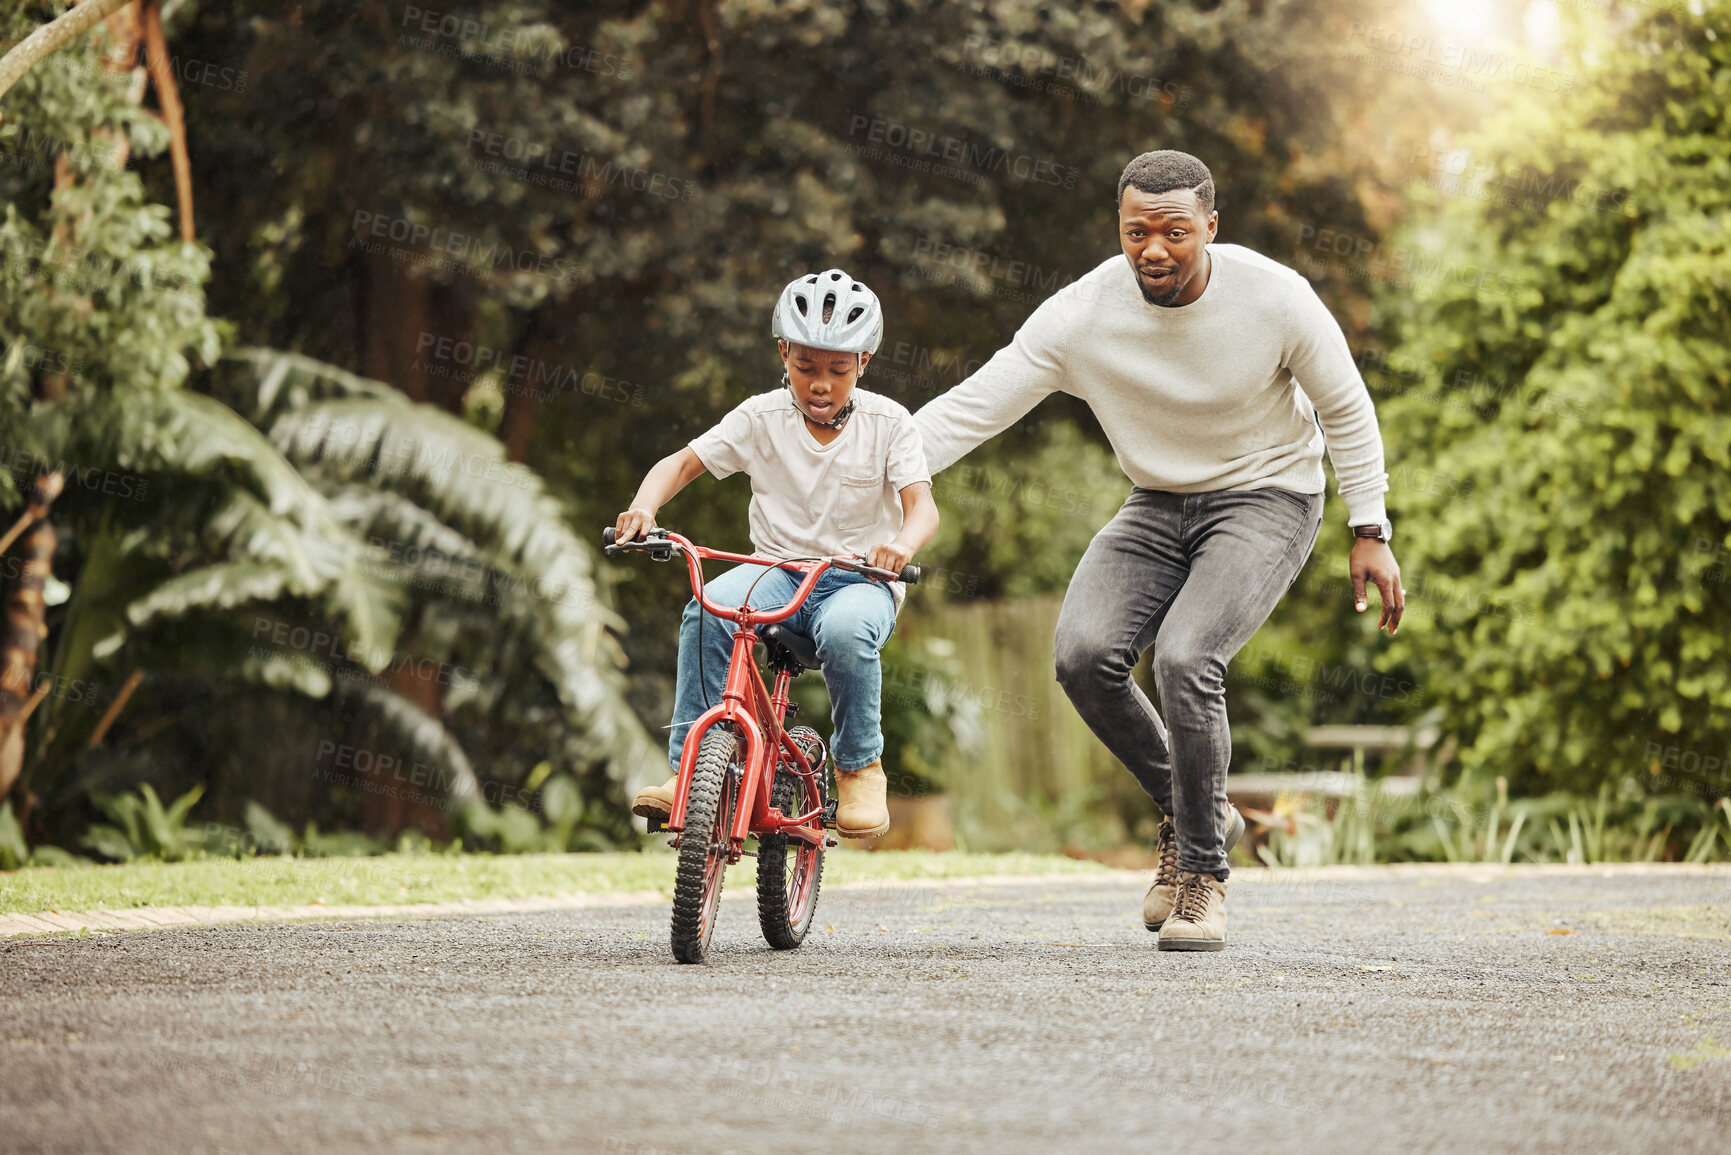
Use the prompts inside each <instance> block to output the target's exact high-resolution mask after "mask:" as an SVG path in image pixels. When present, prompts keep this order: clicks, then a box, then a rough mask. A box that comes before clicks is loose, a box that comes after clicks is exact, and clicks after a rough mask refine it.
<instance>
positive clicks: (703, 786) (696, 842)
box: [672, 727, 739, 963]
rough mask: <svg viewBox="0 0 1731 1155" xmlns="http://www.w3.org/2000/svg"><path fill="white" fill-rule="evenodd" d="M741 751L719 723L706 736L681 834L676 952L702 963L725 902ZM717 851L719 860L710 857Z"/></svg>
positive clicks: (675, 905) (674, 933)
mask: <svg viewBox="0 0 1731 1155" xmlns="http://www.w3.org/2000/svg"><path fill="white" fill-rule="evenodd" d="M738 751H739V739H738V738H737V737H735V736H734V735H733V734H732V733H730V732H729V731H727V730H724V729H722V728H720V727H717V728H715V729H713V730H711V731H709V733H707V734H705V735H704V736H703V744H702V745H701V746H699V747H698V749H697V766H696V769H695V770H694V771H693V772H692V775H691V796H690V798H689V799H687V801H686V804H685V829H684V831H683V832H682V833H681V834H680V836H679V873H678V875H677V876H676V877H675V878H674V882H673V931H672V943H673V957H674V958H676V959H678V960H679V961H680V962H682V963H699V962H702V961H703V959H704V956H705V955H707V954H708V953H709V939H710V936H711V935H712V934H713V933H714V932H715V917H716V914H717V912H718V911H719V909H720V906H721V882H722V877H721V876H722V875H723V874H724V873H725V872H726V869H727V858H726V851H725V849H721V850H717V849H716V848H717V845H718V844H719V845H720V846H721V847H723V848H725V846H726V842H727V839H726V833H727V827H728V826H729V825H731V824H732V819H733V807H732V806H731V805H726V803H727V802H728V800H730V799H733V798H736V797H737V796H736V795H735V794H734V792H733V791H732V790H730V789H729V786H730V782H729V768H730V767H731V766H732V764H733V763H734V761H735V759H736V757H737V755H738ZM712 856H714V857H716V858H719V861H716V862H713V863H712V862H711V858H712Z"/></svg>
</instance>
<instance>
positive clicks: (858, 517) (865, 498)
mask: <svg viewBox="0 0 1731 1155" xmlns="http://www.w3.org/2000/svg"><path fill="white" fill-rule="evenodd" d="M883 497H884V479H883V478H882V477H849V476H847V475H846V474H843V475H842V477H841V483H840V484H839V485H838V486H837V487H836V498H835V527H836V528H837V529H841V530H851V529H866V528H869V527H870V526H873V525H876V524H877V521H878V517H879V515H880V511H881V510H882V508H883Z"/></svg>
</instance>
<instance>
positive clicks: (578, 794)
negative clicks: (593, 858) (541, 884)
mask: <svg viewBox="0 0 1731 1155" xmlns="http://www.w3.org/2000/svg"><path fill="white" fill-rule="evenodd" d="M552 770H553V766H552V763H550V762H542V763H541V764H540V765H538V766H536V767H535V769H534V771H533V772H532V773H531V774H530V775H529V778H528V780H527V781H526V782H525V783H524V786H525V792H526V794H527V793H529V792H534V791H537V790H538V791H539V793H538V794H535V795H534V796H533V798H532V800H531V801H530V802H529V803H528V804H526V805H521V806H519V805H516V804H514V803H509V804H506V805H503V806H500V807H498V808H494V807H492V806H489V805H488V804H487V803H486V802H484V801H482V800H481V799H479V798H476V799H472V800H471V801H470V802H469V803H468V804H467V805H465V806H464V807H463V809H462V810H461V811H460V812H459V813H458V816H457V829H458V832H459V838H460V840H461V843H462V845H463V846H465V847H467V848H469V849H471V850H490V851H494V852H495V853H499V854H543V853H561V852H564V851H572V850H612V849H613V848H614V844H613V842H612V841H611V840H610V839H609V838H608V835H607V831H608V830H609V829H610V828H611V827H612V825H613V818H614V816H613V813H612V810H611V807H609V806H608V805H607V804H606V803H605V802H603V801H599V800H597V801H593V802H590V803H589V804H588V805H587V806H586V805H585V803H584V799H583V794H582V791H580V790H579V789H578V787H577V781H576V779H574V778H572V777H571V776H570V775H569V774H554V773H553V772H552ZM531 806H533V807H534V809H531Z"/></svg>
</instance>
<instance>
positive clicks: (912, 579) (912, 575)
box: [902, 565, 920, 586]
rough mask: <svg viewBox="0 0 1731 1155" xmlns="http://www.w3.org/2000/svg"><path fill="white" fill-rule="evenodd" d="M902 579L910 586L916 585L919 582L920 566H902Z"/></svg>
mask: <svg viewBox="0 0 1731 1155" xmlns="http://www.w3.org/2000/svg"><path fill="white" fill-rule="evenodd" d="M902 580H903V581H904V582H906V583H907V584H908V585H911V586H913V585H918V584H919V583H920V567H919V566H917V565H908V566H903V567H902Z"/></svg>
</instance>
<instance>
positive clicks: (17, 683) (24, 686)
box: [0, 472, 65, 797]
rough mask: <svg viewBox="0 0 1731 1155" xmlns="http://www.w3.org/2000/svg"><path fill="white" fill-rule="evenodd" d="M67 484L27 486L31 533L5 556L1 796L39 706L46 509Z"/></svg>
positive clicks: (18, 766) (0, 626)
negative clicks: (37, 690) (36, 683)
mask: <svg viewBox="0 0 1731 1155" xmlns="http://www.w3.org/2000/svg"><path fill="white" fill-rule="evenodd" d="M64 484H65V479H64V478H62V477H61V475H60V474H59V473H58V472H55V473H45V474H43V475H42V476H40V477H38V478H37V479H36V483H35V484H34V485H33V486H31V489H30V500H29V501H28V502H27V503H26V505H25V509H24V516H25V517H26V518H28V519H29V528H27V529H25V530H24V532H23V535H22V536H21V537H20V538H19V541H18V545H17V547H16V548H15V549H14V550H13V552H12V553H11V554H9V555H8V556H7V557H6V559H5V560H6V567H5V570H4V575H5V586H4V588H5V596H4V606H5V619H4V621H3V622H0V797H4V796H5V794H6V793H7V791H9V790H11V789H12V784H13V783H14V782H16V781H17V780H18V775H19V773H20V772H21V771H22V770H23V769H24V727H25V724H26V723H28V722H29V721H30V714H31V712H32V711H34V710H35V709H36V706H37V704H38V703H39V702H41V701H42V694H41V693H39V692H35V690H36V687H35V682H36V652H37V650H38V648H39V647H40V646H41V645H42V639H43V638H45V637H47V636H48V623H47V620H46V616H47V610H48V603H47V602H46V601H45V600H44V598H43V589H44V587H46V586H47V584H48V578H49V577H50V575H52V574H53V572H54V545H55V542H56V540H57V539H56V537H55V534H54V527H53V526H52V525H50V524H49V522H48V508H49V506H51V505H52V504H53V503H54V499H55V498H56V497H58V496H59V495H60V489H61V486H62V485H64Z"/></svg>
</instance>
